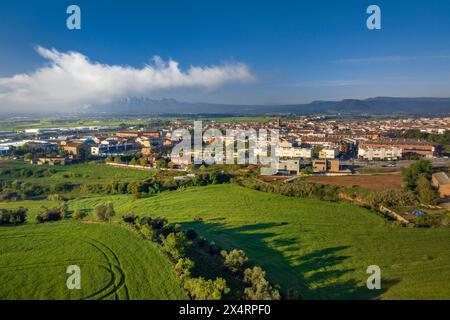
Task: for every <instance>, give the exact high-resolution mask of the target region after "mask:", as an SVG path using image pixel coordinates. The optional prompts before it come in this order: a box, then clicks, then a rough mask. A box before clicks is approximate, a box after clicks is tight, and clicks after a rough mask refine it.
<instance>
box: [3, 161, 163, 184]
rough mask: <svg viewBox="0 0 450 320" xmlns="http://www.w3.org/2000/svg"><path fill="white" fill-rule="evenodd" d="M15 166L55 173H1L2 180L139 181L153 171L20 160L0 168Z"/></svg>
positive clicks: (81, 182) (102, 165) (56, 181)
mask: <svg viewBox="0 0 450 320" xmlns="http://www.w3.org/2000/svg"><path fill="white" fill-rule="evenodd" d="M7 168H15V169H29V168H32V169H35V170H37V169H50V170H54V171H56V173H54V174H52V175H50V176H46V177H33V176H31V177H26V178H23V177H16V176H14V175H3V176H2V177H1V178H2V179H4V180H15V179H25V180H26V181H29V182H39V183H42V184H55V183H62V182H69V183H74V184H84V183H87V184H88V183H92V184H93V183H108V182H111V181H113V180H117V181H121V182H129V181H137V180H139V181H141V180H145V179H147V178H151V177H152V176H153V175H154V172H151V171H143V170H129V169H126V168H118V167H113V166H109V165H105V164H102V163H98V164H97V163H84V164H73V165H67V166H37V165H34V166H31V165H29V164H27V163H24V162H21V161H9V162H7V163H3V164H2V165H1V166H0V169H7Z"/></svg>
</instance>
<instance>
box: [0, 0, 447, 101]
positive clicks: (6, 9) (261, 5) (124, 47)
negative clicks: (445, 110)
mask: <svg viewBox="0 0 450 320" xmlns="http://www.w3.org/2000/svg"><path fill="white" fill-rule="evenodd" d="M70 4H77V5H79V6H80V8H81V12H82V29H81V30H76V31H70V30H68V29H67V28H66V25H65V23H66V18H67V14H66V13H65V11H66V8H67V6H68V5H70ZM370 4H377V5H378V6H380V8H381V15H382V29H381V30H368V29H367V28H366V19H367V17H368V15H367V14H366V8H367V7H368V5H370ZM0 30H2V31H1V32H0V93H1V92H2V91H5V90H6V89H4V88H3V89H2V87H1V81H2V80H1V79H2V78H3V79H11V77H13V76H14V75H16V74H20V73H26V74H30V73H33V72H34V71H35V70H36V69H38V68H41V67H42V66H45V65H46V64H48V60H47V59H44V58H43V57H42V56H41V55H39V54H38V53H37V52H36V50H35V48H36V47H37V46H42V47H44V48H47V49H51V48H55V49H56V50H58V51H59V52H68V51H75V52H79V53H81V54H83V55H84V56H86V57H87V58H88V59H89V60H90V61H92V62H99V63H102V64H107V65H120V66H131V67H134V68H138V69H139V68H142V67H143V66H144V65H145V64H147V63H151V59H152V57H153V56H155V55H157V56H160V57H161V58H162V59H163V60H165V61H167V60H169V59H173V60H175V61H177V62H178V63H179V67H180V69H181V70H187V69H188V68H189V67H190V66H218V65H235V64H243V65H245V66H246V67H248V70H249V72H250V73H251V75H252V76H253V77H254V79H252V81H236V82H234V81H232V80H230V81H228V80H227V81H224V83H223V84H220V85H217V86H214V87H213V88H209V87H208V88H206V89H205V88H202V85H200V88H197V87H196V86H194V87H187V88H186V87H183V86H181V87H175V88H172V87H170V88H168V89H162V90H150V91H149V92H148V93H145V95H148V96H150V97H155V98H161V97H174V98H177V99H180V100H187V101H210V102H221V103H263V104H270V103H296V102H308V101H312V100H317V99H342V98H366V97H373V96H447V97H448V96H450V41H449V40H450V1H446V0H429V1H413V0H409V1H403V0H395V1H394V0H391V1H379V0H378V1H365V0H345V1H337V0H336V1H323V0H317V1H300V0H297V1H262V0H259V1H243V0H241V1H234V0H228V1H211V0H210V1H200V0H198V1H176V0H172V1H167V0H161V1H73V2H67V1H9V0H5V1H1V3H0ZM8 85H9V87H8V88H9V89H8V90H10V87H11V85H10V84H9V82H8ZM140 94H142V92H140ZM0 101H1V99H0Z"/></svg>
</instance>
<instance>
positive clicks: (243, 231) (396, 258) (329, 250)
mask: <svg viewBox="0 0 450 320" xmlns="http://www.w3.org/2000/svg"><path fill="white" fill-rule="evenodd" d="M106 201H112V202H113V203H114V204H115V208H116V211H117V212H118V214H117V215H116V219H120V216H121V215H122V214H126V213H135V214H140V215H143V214H146V215H150V216H165V217H167V218H168V219H169V222H171V223H175V222H179V223H182V224H183V225H184V227H185V228H188V227H192V228H195V229H196V230H197V231H198V232H199V234H201V235H203V236H205V237H206V238H207V239H208V240H210V241H215V242H216V243H217V244H218V245H220V246H222V247H223V248H225V249H231V248H239V249H243V250H245V252H246V253H247V254H248V256H249V257H250V259H252V261H254V262H255V263H256V264H259V265H261V266H262V267H263V268H264V269H265V270H267V273H268V278H269V279H270V280H271V282H273V283H276V284H279V285H280V286H281V290H282V291H283V292H286V291H287V290H288V289H295V290H298V291H299V292H300V293H301V295H302V297H303V298H311V299H327V298H333V299H378V298H381V299H439V298H447V299H448V298H450V283H449V281H448V279H449V278H450V268H449V261H450V241H449V239H450V229H449V228H435V229H434V228H429V229H424V228H401V227H395V226H393V225H392V224H390V223H389V222H387V221H386V220H384V219H383V218H382V217H380V216H378V215H376V213H374V212H371V211H369V210H367V209H364V208H361V207H357V206H354V205H351V204H347V203H333V202H323V201H318V200H311V199H299V198H290V197H285V196H281V195H276V194H269V193H263V192H259V191H254V190H249V189H245V188H242V187H239V186H234V185H215V186H208V187H196V188H189V189H187V190H184V191H172V192H164V193H162V194H159V195H156V196H151V197H148V198H144V199H138V200H134V199H133V198H132V197H131V196H127V195H120V196H106V197H92V198H87V199H80V200H72V201H70V202H69V203H70V209H75V208H81V209H84V210H85V211H89V210H91V209H92V208H93V207H94V206H95V205H96V204H98V203H103V202H106ZM195 216H198V217H201V218H202V219H203V220H202V221H197V222H194V217H195ZM373 264H375V265H378V266H379V267H380V268H381V270H382V289H381V290H368V289H367V288H366V279H367V277H368V275H367V274H366V269H367V267H368V266H369V265H373Z"/></svg>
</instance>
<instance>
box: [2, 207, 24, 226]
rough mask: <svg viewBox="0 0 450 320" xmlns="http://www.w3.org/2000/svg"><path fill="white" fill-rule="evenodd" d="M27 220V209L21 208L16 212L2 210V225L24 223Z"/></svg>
mask: <svg viewBox="0 0 450 320" xmlns="http://www.w3.org/2000/svg"><path fill="white" fill-rule="evenodd" d="M26 219H27V209H25V208H24V207H19V208H17V209H15V210H6V209H0V225H7V224H19V223H24V222H25V221H26Z"/></svg>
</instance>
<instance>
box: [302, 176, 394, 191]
mask: <svg viewBox="0 0 450 320" xmlns="http://www.w3.org/2000/svg"><path fill="white" fill-rule="evenodd" d="M306 181H308V182H313V183H322V184H332V185H338V186H345V187H351V186H358V187H361V188H366V189H372V190H383V189H400V188H401V187H402V178H401V176H400V174H376V175H352V176H334V177H333V176H315V177H309V178H307V179H306Z"/></svg>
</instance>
